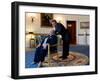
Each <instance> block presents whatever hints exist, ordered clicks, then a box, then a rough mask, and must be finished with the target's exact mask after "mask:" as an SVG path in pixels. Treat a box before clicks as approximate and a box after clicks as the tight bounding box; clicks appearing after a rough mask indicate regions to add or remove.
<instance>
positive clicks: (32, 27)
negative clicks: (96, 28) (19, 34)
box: [26, 13, 89, 47]
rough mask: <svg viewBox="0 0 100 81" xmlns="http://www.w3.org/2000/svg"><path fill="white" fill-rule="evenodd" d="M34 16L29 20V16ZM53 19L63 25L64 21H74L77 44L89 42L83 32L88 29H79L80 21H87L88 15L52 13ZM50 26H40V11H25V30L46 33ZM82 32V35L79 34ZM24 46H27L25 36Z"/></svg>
mask: <svg viewBox="0 0 100 81" xmlns="http://www.w3.org/2000/svg"><path fill="white" fill-rule="evenodd" d="M32 17H33V18H34V20H33V22H31V18H32ZM53 17H54V19H56V20H57V22H61V23H62V24H63V25H64V26H65V27H66V25H67V23H66V21H68V20H70V21H76V28H77V29H76V30H77V31H76V37H77V44H80V45H86V44H89V36H88V37H87V40H86V37H85V35H84V34H85V32H87V34H89V29H80V22H88V21H89V16H86V15H61V14H53ZM51 29H52V27H51V28H48V27H42V28H41V21H40V13H26V32H30V31H32V32H34V33H46V34H47V33H48V32H49V31H50V30H51ZM79 34H82V35H83V36H79ZM26 47H29V38H28V37H27V36H26Z"/></svg>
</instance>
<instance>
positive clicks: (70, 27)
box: [66, 21, 76, 45]
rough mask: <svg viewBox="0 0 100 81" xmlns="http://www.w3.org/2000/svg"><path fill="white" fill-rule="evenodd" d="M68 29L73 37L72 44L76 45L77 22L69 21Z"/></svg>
mask: <svg viewBox="0 0 100 81" xmlns="http://www.w3.org/2000/svg"><path fill="white" fill-rule="evenodd" d="M66 25H67V28H68V30H69V32H70V35H71V41H70V44H74V45H75V44H76V21H67V22H66Z"/></svg>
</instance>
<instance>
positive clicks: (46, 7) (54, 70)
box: [11, 1, 98, 79]
mask: <svg viewBox="0 0 100 81" xmlns="http://www.w3.org/2000/svg"><path fill="white" fill-rule="evenodd" d="M55 9H56V10H55ZM11 10H12V12H11V15H12V17H11V23H12V27H11V29H12V30H11V31H12V34H11V35H12V36H11V43H12V44H11V45H12V51H11V52H12V53H11V78H13V79H26V78H43V77H57V76H73V75H89V74H97V73H98V68H97V64H98V62H97V60H98V59H97V57H98V54H97V45H98V44H97V28H98V27H97V24H98V21H97V18H98V17H97V7H96V6H80V5H64V4H49V3H33V2H17V1H15V2H12V3H11ZM26 12H32V13H52V14H56V13H57V14H65V15H66V14H68V16H69V14H71V17H72V15H76V16H77V15H86V16H87V15H88V16H89V19H90V21H89V22H90V27H89V29H90V40H92V41H90V42H89V44H90V45H89V61H90V62H89V64H86V65H82V66H77V65H76V66H62V67H45V68H25V62H26V61H25V58H26V56H25V53H26V48H25V46H26V45H25V44H26V43H25V38H26V36H25V33H26V32H27V31H28V29H27V31H26V24H25V21H26V20H25V19H26V18H25V13H26ZM39 16H40V15H39ZM36 19H37V21H39V20H38V18H36ZM70 20H71V19H70ZM60 21H61V22H62V20H60ZM32 22H33V19H32ZM34 22H35V21H34ZM62 23H63V22H62ZM33 24H34V23H33ZM70 26H71V25H70ZM31 30H32V29H31ZM31 30H29V32H32V31H33V30H32V31H31ZM38 30H39V29H38ZM44 30H45V31H47V30H46V29H43V32H44ZM34 31H35V30H34ZM94 31H95V32H94ZM79 33H80V32H79ZM76 34H77V35H78V33H76ZM36 35H38V34H37V33H36ZM40 35H41V34H39V35H38V37H40ZM41 37H42V36H41ZM80 39H81V38H80ZM79 41H81V42H82V40H79ZM81 42H80V43H81ZM82 44H84V43H82ZM93 48H94V49H93ZM78 54H79V53H78ZM80 62H81V61H80V60H79V61H78V63H80Z"/></svg>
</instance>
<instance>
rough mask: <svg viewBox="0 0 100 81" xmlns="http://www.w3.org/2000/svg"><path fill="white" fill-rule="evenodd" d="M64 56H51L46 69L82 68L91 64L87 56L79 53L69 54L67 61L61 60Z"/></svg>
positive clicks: (46, 62) (46, 60)
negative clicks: (59, 67) (57, 67)
mask: <svg viewBox="0 0 100 81" xmlns="http://www.w3.org/2000/svg"><path fill="white" fill-rule="evenodd" d="M61 55H62V53H61V52H59V53H55V54H51V56H50V64H48V57H47V58H46V59H45V61H44V63H43V66H44V67H55V66H80V65H87V64H89V58H88V56H86V55H85V54H82V53H77V52H69V56H68V58H67V59H64V60H62V59H61V58H59V57H60V56H61Z"/></svg>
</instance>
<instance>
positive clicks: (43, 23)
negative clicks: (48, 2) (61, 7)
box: [41, 13, 53, 27]
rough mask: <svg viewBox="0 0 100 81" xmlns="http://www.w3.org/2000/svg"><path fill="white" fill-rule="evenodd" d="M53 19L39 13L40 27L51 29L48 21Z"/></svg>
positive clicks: (51, 15)
mask: <svg viewBox="0 0 100 81" xmlns="http://www.w3.org/2000/svg"><path fill="white" fill-rule="evenodd" d="M50 19H53V14H50V13H41V27H52V25H51V24H50V23H49V20H50Z"/></svg>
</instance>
